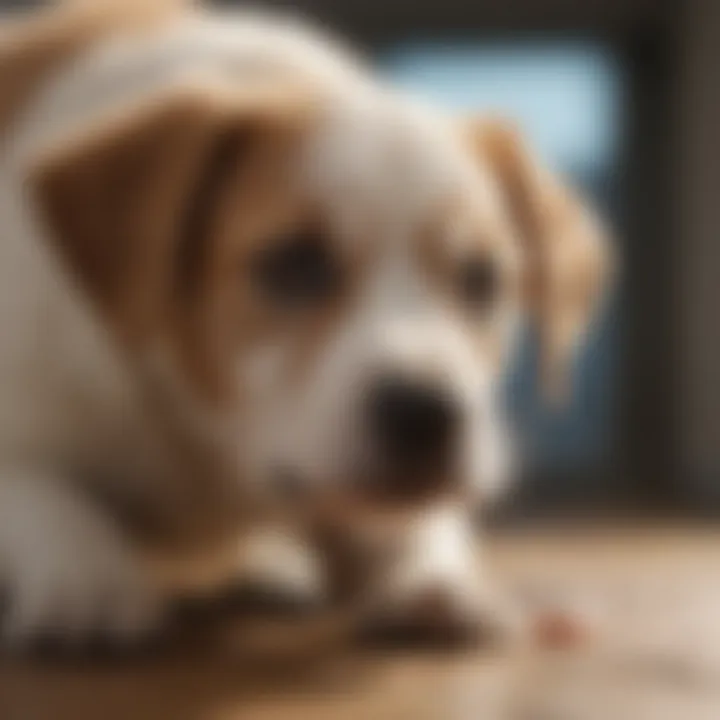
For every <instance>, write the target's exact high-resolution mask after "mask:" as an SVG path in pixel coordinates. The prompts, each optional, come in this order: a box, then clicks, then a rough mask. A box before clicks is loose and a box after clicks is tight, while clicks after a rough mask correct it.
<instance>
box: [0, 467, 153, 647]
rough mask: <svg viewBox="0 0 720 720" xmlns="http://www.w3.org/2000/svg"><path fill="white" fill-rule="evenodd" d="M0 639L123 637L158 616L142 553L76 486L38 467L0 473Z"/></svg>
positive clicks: (141, 629) (5, 642)
mask: <svg viewBox="0 0 720 720" xmlns="http://www.w3.org/2000/svg"><path fill="white" fill-rule="evenodd" d="M0 593H2V595H3V600H4V602H3V607H4V611H3V612H2V613H1V614H0V629H1V631H2V636H1V640H0V642H1V643H2V644H3V645H5V646H12V645H20V646H26V645H31V644H33V643H34V642H36V641H39V640H45V639H52V640H54V641H55V640H56V641H58V642H60V643H68V644H70V643H74V642H82V641H84V640H88V639H91V638H92V639H94V638H102V639H103V640H105V639H107V640H108V641H111V642H112V641H115V642H129V641H132V640H135V639H138V638H139V637H140V636H141V635H143V634H144V633H145V632H146V631H149V630H150V629H151V627H152V625H153V622H154V621H155V620H157V619H158V618H157V610H158V606H157V601H156V597H155V594H154V593H153V592H152V591H151V587H150V583H149V580H148V576H147V575H146V574H145V572H144V569H143V568H142V567H141V561H140V556H139V555H138V554H136V552H135V551H134V549H133V548H132V546H131V545H130V543H129V542H128V541H127V540H126V538H125V537H123V535H122V534H121V532H120V529H119V528H118V527H116V526H115V525H114V524H113V522H112V520H111V518H110V517H108V516H105V515H104V514H103V513H102V511H101V510H100V509H99V508H97V507H95V506H94V505H93V504H92V503H91V502H89V498H87V497H86V496H84V495H83V494H82V492H80V491H79V490H78V489H77V488H75V487H74V486H72V485H69V484H66V483H63V482H62V480H60V479H58V478H55V477H52V476H46V475H44V474H43V473H37V472H11V473H3V474H2V475H0Z"/></svg>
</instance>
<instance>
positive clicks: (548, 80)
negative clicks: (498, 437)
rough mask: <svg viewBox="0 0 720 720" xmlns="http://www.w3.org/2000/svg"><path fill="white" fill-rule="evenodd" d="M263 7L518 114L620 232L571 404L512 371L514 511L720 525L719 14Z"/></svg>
mask: <svg viewBox="0 0 720 720" xmlns="http://www.w3.org/2000/svg"><path fill="white" fill-rule="evenodd" d="M225 4H232V3H231V2H227V1H226V2H225ZM266 4H271V5H280V6H285V7H289V8H292V9H293V10H296V11H297V10H299V11H301V12H305V13H307V14H309V15H310V16H311V17H313V18H315V19H319V20H320V21H323V22H325V23H327V24H328V25H330V26H331V27H333V28H337V29H339V30H340V31H341V32H342V33H344V34H345V35H346V36H348V37H350V38H351V39H352V40H353V41H354V42H355V43H356V44H357V45H359V46H360V47H361V48H362V49H364V50H365V51H366V52H367V54H368V55H369V56H370V57H371V58H372V59H374V60H375V61H376V62H377V64H378V66H379V67H380V69H381V70H382V71H383V72H385V73H386V74H387V75H389V76H390V77H391V78H393V79H394V80H395V81H396V82H397V83H399V84H400V85H402V86H404V87H406V88H408V89H409V90H411V91H413V92H417V93H420V94H422V95H424V96H426V97H429V98H431V99H435V100H436V101H437V102H439V103H441V104H443V105H444V106H446V107H448V108H449V109H452V110H456V111H458V112H492V113H499V114H506V115H508V116H510V117H512V118H514V119H515V120H516V121H518V122H519V123H520V124H521V125H522V126H523V127H524V129H525V131H526V132H527V133H528V135H529V136H530V138H531V139H532V141H533V142H534V144H535V146H536V148H537V149H538V151H539V152H540V153H541V155H542V156H543V157H544V158H545V160H546V161H547V163H549V164H550V165H551V166H552V167H554V168H555V169H556V170H557V171H559V172H561V173H563V174H565V175H566V176H567V177H568V178H569V179H570V181H571V182H573V183H576V184H578V185H579V186H581V187H583V188H585V190H586V192H587V193H588V194H589V195H590V196H591V198H592V199H593V200H594V201H595V203H596V204H597V206H598V207H599V208H600V210H601V212H602V213H603V214H604V215H605V217H606V218H607V219H608V220H609V222H610V223H611V225H612V226H613V228H614V230H615V235H616V238H617V243H618V246H619V250H620V254H621V256H622V258H623V274H622V278H621V282H620V284H619V286H618V288H617V289H616V293H615V297H614V298H613V301H612V303H611V307H610V308H609V311H608V313H607V315H606V317H604V318H603V320H602V322H601V323H600V325H599V326H598V327H597V329H596V333H595V335H594V337H593V339H592V341H591V343H590V345H589V347H588V348H587V349H586V351H585V352H584V354H583V356H582V358H581V360H580V363H579V367H578V373H577V378H576V393H575V398H574V400H573V402H572V404H571V406H570V407H568V408H566V409H565V410H563V411H562V412H559V413H558V412H551V411H550V410H548V409H547V408H544V407H543V406H542V404H541V403H540V402H539V400H538V398H537V397H536V396H535V393H534V390H533V387H532V383H531V382H530V373H529V365H530V359H531V356H532V352H533V348H532V347H528V348H527V349H526V352H525V354H524V357H523V359H522V360H521V362H520V363H519V366H518V367H517V368H516V369H515V371H514V372H513V373H512V376H511V381H510V383H509V388H508V403H509V406H510V408H511V410H512V413H513V415H514V417H515V419H516V427H517V428H518V434H519V436H520V442H521V446H522V447H523V448H524V456H525V459H526V462H525V468H524V471H523V473H522V474H523V478H522V482H521V484H520V486H519V490H518V492H517V493H516V494H515V497H514V504H513V507H514V509H515V510H517V511H519V512H520V513H521V514H523V515H527V514H528V513H530V514H532V513H539V512H542V513H546V512H555V511H565V510H567V509H568V508H570V507H571V508H572V511H573V512H577V511H578V509H579V508H594V509H597V508H599V507H605V506H611V507H613V508H616V509H617V508H632V510H633V511H634V512H637V511H638V510H639V509H642V510H647V511H650V512H653V513H657V512H677V511H688V510H691V511H693V512H702V513H715V512H716V511H718V510H720V432H719V431H720V328H719V327H718V325H719V324H720V323H718V321H717V320H716V314H717V313H718V312H720V289H719V288H720V238H719V237H717V234H718V232H720V197H718V195H719V194H720V142H718V137H717V136H718V133H719V132H720V130H719V128H720V3H719V2H717V0H581V1H579V0H503V2H497V1H496V0H472V1H471V0H295V1H294V2H285V3H282V2H274V3H266Z"/></svg>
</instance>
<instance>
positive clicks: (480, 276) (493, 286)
mask: <svg viewBox="0 0 720 720" xmlns="http://www.w3.org/2000/svg"><path fill="white" fill-rule="evenodd" d="M499 291H500V273H499V271H498V267H497V263H496V262H495V261H494V260H493V259H492V258H489V257H483V258H474V259H472V260H468V261H467V262H466V263H465V264H464V265H463V266H462V267H461V268H460V277H459V292H460V296H461V297H462V299H463V301H464V302H465V303H466V304H467V305H469V306H470V307H472V308H474V309H478V310H484V309H488V308H490V307H491V306H492V305H493V303H494V302H495V300H496V298H497V296H498V294H499Z"/></svg>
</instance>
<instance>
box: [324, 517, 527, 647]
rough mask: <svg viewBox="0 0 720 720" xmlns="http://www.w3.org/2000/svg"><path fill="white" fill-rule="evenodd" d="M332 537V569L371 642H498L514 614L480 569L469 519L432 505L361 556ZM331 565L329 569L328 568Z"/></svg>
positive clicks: (512, 627) (506, 633) (511, 627)
mask: <svg viewBox="0 0 720 720" xmlns="http://www.w3.org/2000/svg"><path fill="white" fill-rule="evenodd" d="M341 548H342V543H341V542H340V541H338V540H337V539H334V540H333V547H332V549H331V552H329V553H328V555H329V557H330V568H331V572H332V574H333V576H334V578H335V580H336V585H338V586H339V588H340V593H341V594H342V593H344V594H345V596H346V598H347V596H348V595H351V596H354V597H356V598H358V599H359V601H360V606H361V607H362V608H363V610H364V622H363V630H364V631H365V632H366V633H367V634H369V636H370V637H373V638H376V639H383V640H390V641H397V642H400V643H404V642H410V643H413V642H420V643H425V642H428V643H439V644H445V643H465V642H473V641H496V640H504V639H507V638H508V637H510V636H511V635H512V633H513V632H514V630H515V629H516V618H515V614H514V612H513V610H512V608H511V607H510V606H508V605H507V604H506V602H505V601H504V600H501V599H500V598H499V596H498V595H497V594H496V587H495V585H494V583H493V582H492V581H491V580H490V578H489V576H488V574H487V572H486V570H485V569H484V568H483V566H482V563H481V560H480V558H479V556H478V551H477V540H476V538H475V533H474V532H473V529H472V527H471V522H470V518H469V517H468V514H467V513H466V512H465V511H463V509H461V508H455V507H453V508H447V507H446V508H437V509H431V510H428V511H427V512H426V513H425V514H423V515H419V516H417V517H415V518H414V519H413V520H412V521H410V522H408V523H407V525H406V526H404V527H403V529H402V530H401V531H400V532H398V533H397V534H395V535H394V536H393V537H392V539H391V540H386V541H384V542H381V543H379V544H377V545H375V546H374V547H372V548H368V549H366V550H365V551H363V549H362V548H361V547H359V546H358V545H353V543H347V546H346V549H351V550H352V551H354V552H342V551H341ZM333 568H334V571H333Z"/></svg>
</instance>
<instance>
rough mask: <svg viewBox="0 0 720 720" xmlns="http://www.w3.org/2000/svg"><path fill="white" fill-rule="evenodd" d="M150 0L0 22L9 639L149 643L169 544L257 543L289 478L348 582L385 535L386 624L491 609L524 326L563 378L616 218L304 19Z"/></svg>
mask: <svg viewBox="0 0 720 720" xmlns="http://www.w3.org/2000/svg"><path fill="white" fill-rule="evenodd" d="M143 4H144V3H142V2H137V3H136V5H137V7H133V3H132V2H130V3H127V2H126V3H117V4H116V5H117V7H115V6H109V5H108V4H106V5H104V6H103V7H102V8H100V9H98V8H96V7H95V5H94V4H93V3H87V4H86V5H87V6H83V5H81V4H77V5H74V6H70V7H62V8H59V9H56V10H53V11H49V12H47V14H46V15H44V16H42V17H36V18H30V19H20V20H16V21H13V23H12V24H10V25H9V27H8V29H7V31H6V32H5V34H4V35H3V37H2V38H1V42H2V48H0V54H1V55H2V57H1V58H0V60H1V62H0V133H1V134H0V333H1V336H0V587H1V588H2V590H3V592H4V593H5V595H6V600H7V603H6V613H5V616H4V618H3V626H2V627H3V637H4V638H5V640H7V641H8V642H19V643H27V642H32V641H33V640H34V639H36V638H37V637H39V636H40V635H43V634H45V633H56V634H58V635H59V636H61V637H62V638H67V639H70V640H73V639H83V638H87V637H90V636H92V635H94V634H97V633H104V634H107V635H110V636H112V637H117V638H120V639H122V638H129V637H135V636H137V635H138V634H141V633H142V632H143V631H145V630H148V629H149V628H150V626H151V625H152V623H153V622H154V621H155V620H156V619H157V616H158V611H159V610H162V605H163V602H164V601H165V600H166V597H165V592H163V593H160V592H159V591H158V587H157V582H156V580H155V579H154V578H153V576H152V573H151V572H150V570H149V566H148V564H147V562H146V554H147V553H148V552H150V550H149V549H151V550H152V552H156V551H159V550H160V549H161V550H162V552H163V553H171V554H173V553H174V554H177V555H178V556H179V555H181V554H184V553H196V552H198V551H200V550H203V551H207V552H216V551H218V552H219V550H220V549H221V548H223V547H227V546H228V545H233V546H235V544H236V543H237V541H238V538H239V537H240V536H241V535H242V534H243V533H245V532H247V531H248V530H249V529H252V528H253V527H254V526H255V525H256V523H257V522H258V521H259V518H260V517H261V514H260V513H261V510H260V507H261V506H262V507H264V506H265V505H266V504H267V503H271V504H272V502H273V498H274V497H275V496H276V494H277V493H278V492H281V493H282V494H284V495H287V494H288V493H290V494H291V495H292V497H293V498H294V501H295V500H296V501H297V502H298V503H300V502H302V503H303V505H304V506H305V510H307V511H308V512H310V513H311V515H312V516H313V517H314V519H315V520H318V521H319V525H320V526H322V527H323V528H324V529H325V530H327V533H325V532H323V533H320V534H322V535H326V534H327V535H329V536H332V537H333V538H335V535H334V533H335V532H336V531H337V530H338V529H340V530H341V531H342V532H341V533H340V534H341V535H344V538H345V539H344V540H342V541H338V542H335V541H334V540H333V542H332V543H331V545H332V549H333V551H334V552H331V553H329V556H330V557H331V559H332V560H333V562H330V563H329V568H330V569H331V570H332V569H333V568H334V569H335V571H338V570H339V571H340V572H337V574H338V576H341V575H343V572H342V571H343V570H345V571H347V569H348V567H349V564H348V563H349V561H348V559H347V558H346V557H345V556H344V554H343V552H342V549H343V547H344V543H345V542H346V541H347V544H348V545H350V546H353V547H354V548H357V547H360V546H362V545H363V544H366V545H367V550H368V556H369V555H371V554H372V553H374V555H373V557H374V558H375V559H376V561H375V562H369V563H365V562H363V563H361V565H363V566H364V571H363V574H358V573H359V566H353V568H354V569H353V573H352V578H351V580H353V583H351V584H352V585H354V586H355V587H354V590H353V592H355V593H361V594H363V596H366V597H367V598H368V603H369V607H373V608H374V611H375V612H377V613H379V615H378V617H380V618H381V619H384V620H388V619H389V620H390V622H391V624H392V619H393V618H395V619H396V620H398V621H405V620H407V619H408V618H413V617H414V618H415V619H416V620H417V621H418V622H419V623H420V624H421V625H422V623H424V622H427V623H429V624H431V625H432V624H433V623H438V622H440V623H441V624H442V623H446V624H448V625H449V626H458V625H462V626H463V627H468V628H469V627H470V625H471V624H472V622H474V621H476V620H477V621H480V620H482V617H481V613H480V612H479V610H480V608H481V607H482V600H481V598H482V596H483V590H484V588H483V581H482V578H481V577H479V575H478V572H479V571H478V566H477V563H476V559H475V557H474V555H473V552H472V543H471V542H470V537H471V536H470V527H469V525H470V523H469V512H468V507H469V505H468V501H467V497H468V496H469V495H470V494H472V493H470V492H469V491H470V490H472V491H473V492H479V493H480V494H482V493H483V491H484V490H485V491H488V492H489V489H490V488H491V487H494V486H495V485H497V484H498V482H499V481H500V480H501V479H502V477H503V475H504V473H505V471H506V465H507V453H506V450H505V448H504V442H503V437H504V434H503V430H502V425H501V421H500V418H499V416H498V399H497V397H496V395H497V391H498V384H499V380H500V378H501V377H502V374H503V371H504V369H505V368H506V367H507V365H508V358H509V353H510V352H511V351H512V346H513V338H514V337H515V335H516V334H517V330H518V326H519V323H520V321H521V319H522V317H523V316H525V315H526V314H529V315H530V316H531V318H532V320H533V321H534V323H535V326H536V328H537V331H538V336H539V339H540V343H541V348H542V358H543V366H544V372H545V374H546V379H549V381H550V382H557V381H558V379H559V377H560V374H561V372H562V370H563V367H562V366H563V365H565V364H566V362H567V359H568V358H569V357H570V356H571V355H572V352H573V350H574V348H575V346H576V345H577V342H578V339H579V338H580V337H581V335H582V332H583V329H584V327H585V326H586V324H587V322H588V320H589V318H590V317H591V315H592V313H593V309H594V306H595V305H596V299H597V298H598V297H599V295H600V290H601V288H602V286H603V284H604V280H605V278H606V275H607V265H608V263H607V252H606V249H605V246H604V243H603V241H602V239H601V237H600V234H599V232H598V230H597V228H596V226H595V224H594V221H593V220H592V218H591V217H590V215H589V214H588V213H587V212H586V211H585V210H584V209H583V208H582V207H581V206H580V204H579V203H578V202H577V200H575V199H574V198H573V197H572V195H571V194H570V193H569V192H568V191H567V189H565V188H564V187H563V186H562V185H561V184H560V183H559V182H558V181H557V180H556V179H555V178H553V177H552V176H551V175H550V174H548V173H547V172H546V171H544V170H543V169H542V168H541V167H540V166H539V165H538V164H537V163H536V161H535V160H534V159H533V158H532V156H531V155H530V154H529V153H528V152H527V150H526V149H525V148H524V146H523V144H522V142H521V141H520V140H519V138H518V137H517V136H516V134H515V133H514V132H513V131H512V130H510V129H508V128H507V127H505V126H504V125H502V124H499V123H497V122H490V121H488V122H485V121H483V120H475V121H468V120H458V119H457V118H448V117H445V116H443V115H442V114H440V113H436V112H433V111H431V110H429V109H427V108H424V107H421V106H420V105H418V104H416V103H414V102H412V101H410V100H408V99H406V98H402V97H400V96H399V94H397V93H394V92H392V91H391V90H390V89H388V88H386V87H385V86H384V85H383V84H382V83H381V82H380V81H378V80H377V79H375V78H374V77H373V76H372V74H371V73H370V72H369V71H368V70H367V69H366V68H364V67H363V66H362V64H361V63H360V62H359V61H358V60H356V59H354V58H353V57H351V56H350V55H349V54H348V53H347V52H346V51H344V50H342V49H340V48H338V47H336V46H335V45H334V44H333V43H332V42H331V41H330V40H328V39H326V38H324V37H322V36H318V34H317V33H316V32H315V31H313V30H312V29H308V28H305V27H303V26H302V25H301V24H298V23H295V22H290V21H286V20H282V19H278V18H273V19H268V18H262V17H256V16H249V15H247V14H236V15H229V14H220V13H217V12H210V11H208V12H205V13H203V12H201V11H199V10H195V9H193V10H190V9H185V8H177V7H175V5H177V4H178V3H172V2H170V3H165V4H162V3H160V4H158V3H156V4H152V3H148V4H152V5H153V12H149V11H148V9H147V8H145V9H143ZM166 6H169V7H166ZM309 508H313V509H312V510H309ZM378 517H382V518H383V522H382V523H379V521H378ZM388 517H392V518H395V519H394V520H393V522H385V520H387V518H388ZM397 518H400V521H398V522H396V521H395V520H397ZM379 525H382V527H379ZM347 538H350V540H347ZM373 545H374V547H373V550H372V552H371V551H370V550H369V547H370V546H373ZM363 552H364V550H363ZM361 554H362V553H361ZM344 574H345V575H347V574H348V573H347V572H345V573H344ZM428 597H432V601H433V602H432V603H430V605H432V607H434V608H435V609H437V607H439V606H442V607H444V608H445V611H444V612H443V613H441V614H440V617H441V619H440V620H438V617H439V616H438V614H437V613H434V614H433V613H431V614H430V615H426V614H424V613H427V608H428V607H429V605H428ZM433 603H434V604H433ZM414 609H416V610H414ZM476 611H477V612H476Z"/></svg>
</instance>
